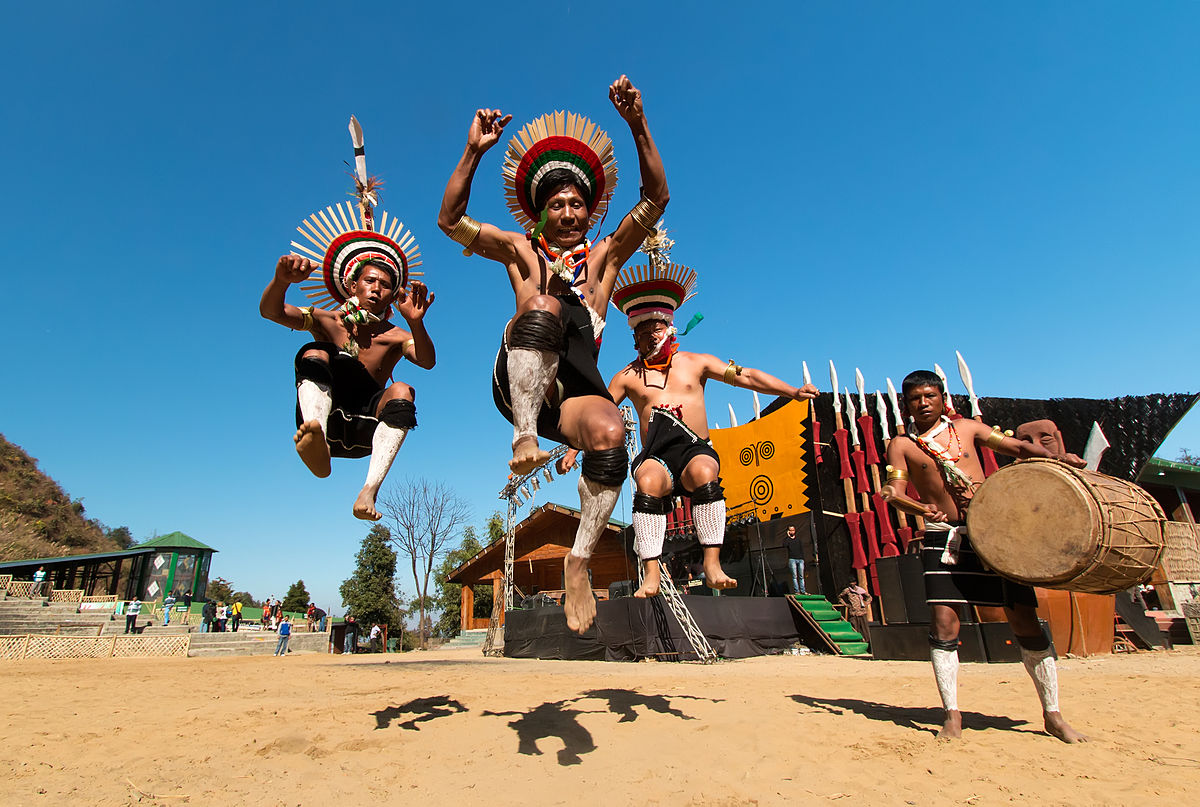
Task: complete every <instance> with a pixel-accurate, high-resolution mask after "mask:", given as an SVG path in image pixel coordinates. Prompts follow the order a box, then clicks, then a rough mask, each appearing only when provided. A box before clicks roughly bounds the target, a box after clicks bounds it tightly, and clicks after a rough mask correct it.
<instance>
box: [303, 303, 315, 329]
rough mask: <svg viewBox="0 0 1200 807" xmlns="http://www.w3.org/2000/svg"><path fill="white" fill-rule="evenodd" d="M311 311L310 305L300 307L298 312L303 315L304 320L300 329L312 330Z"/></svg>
mask: <svg viewBox="0 0 1200 807" xmlns="http://www.w3.org/2000/svg"><path fill="white" fill-rule="evenodd" d="M312 312H313V310H312V306H309V307H308V308H301V309H300V314H301V316H303V317H304V322H303V323H301V325H300V330H302V331H311V330H312V326H313V315H312Z"/></svg>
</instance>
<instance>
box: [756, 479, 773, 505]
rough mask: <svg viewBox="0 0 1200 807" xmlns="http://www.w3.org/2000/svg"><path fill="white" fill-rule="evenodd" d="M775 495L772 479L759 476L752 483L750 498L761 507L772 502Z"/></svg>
mask: <svg viewBox="0 0 1200 807" xmlns="http://www.w3.org/2000/svg"><path fill="white" fill-rule="evenodd" d="M774 495H775V485H773V484H772V483H771V478H770V477H768V476H762V475H759V476H756V477H754V479H753V480H752V481H751V482H750V498H751V499H753V500H754V503H755V504H756V505H758V506H759V507H762V506H763V505H764V504H766V503H767V502H769V501H771V497H772V496H774Z"/></svg>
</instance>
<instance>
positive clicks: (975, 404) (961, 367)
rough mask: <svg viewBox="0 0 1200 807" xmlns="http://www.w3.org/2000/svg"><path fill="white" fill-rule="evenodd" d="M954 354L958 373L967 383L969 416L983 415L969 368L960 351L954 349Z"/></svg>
mask: <svg viewBox="0 0 1200 807" xmlns="http://www.w3.org/2000/svg"><path fill="white" fill-rule="evenodd" d="M954 355H955V356H958V374H959V376H960V377H961V378H962V381H963V383H964V384H966V385H967V395H968V396H970V398H971V417H973V418H977V417H983V410H982V409H980V408H979V399H978V398H976V397H975V382H974V381H973V380H971V368H970V367H968V366H967V360H966V359H964V358H963V355H962V354H961V353H959V352H958V351H957V350H956V351H954Z"/></svg>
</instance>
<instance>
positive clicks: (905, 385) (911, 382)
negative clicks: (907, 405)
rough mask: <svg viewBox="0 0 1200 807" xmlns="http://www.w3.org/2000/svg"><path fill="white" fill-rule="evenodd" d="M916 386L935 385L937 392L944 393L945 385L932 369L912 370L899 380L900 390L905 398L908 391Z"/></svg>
mask: <svg viewBox="0 0 1200 807" xmlns="http://www.w3.org/2000/svg"><path fill="white" fill-rule="evenodd" d="M917 387H936V388H937V390H938V392H940V393H942V394H943V395H945V394H946V387H945V385H944V384H942V379H941V378H940V377H939V376H938V374H937V373H935V372H933V371H932V370H913V371H912V372H911V373H909V374H908V375H906V376H904V380H903V381H901V382H900V392H901V394H903V396H904V397H905V398H907V397H908V393H909V392H910V391H912V390H914V389H916V388H917Z"/></svg>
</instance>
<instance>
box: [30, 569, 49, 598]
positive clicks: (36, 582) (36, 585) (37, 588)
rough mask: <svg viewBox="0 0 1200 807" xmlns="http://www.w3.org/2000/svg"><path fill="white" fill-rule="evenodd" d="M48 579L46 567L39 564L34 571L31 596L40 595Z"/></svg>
mask: <svg viewBox="0 0 1200 807" xmlns="http://www.w3.org/2000/svg"><path fill="white" fill-rule="evenodd" d="M45 581H46V567H45V566H39V567H37V571H36V572H34V573H33V588H31V589H30V590H29V596H30V597H38V596H40V595H41V593H42V584H43V583H44V582H45Z"/></svg>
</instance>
